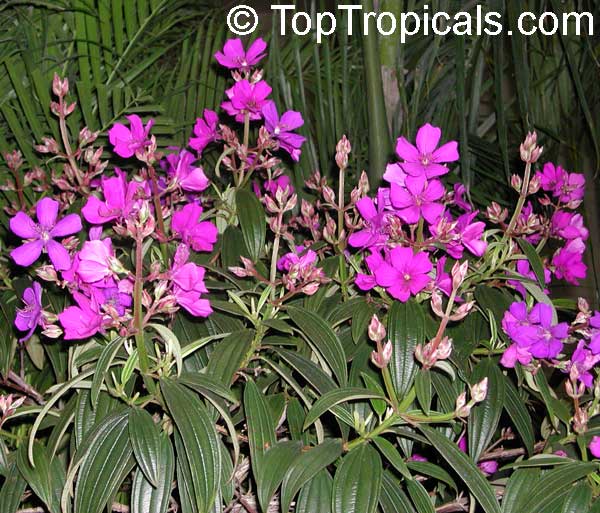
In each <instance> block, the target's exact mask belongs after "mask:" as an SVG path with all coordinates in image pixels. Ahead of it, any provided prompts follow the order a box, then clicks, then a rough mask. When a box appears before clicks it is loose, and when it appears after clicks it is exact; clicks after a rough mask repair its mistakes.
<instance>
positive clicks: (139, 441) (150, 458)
mask: <svg viewBox="0 0 600 513" xmlns="http://www.w3.org/2000/svg"><path fill="white" fill-rule="evenodd" d="M129 440H130V441H131V446H132V447H133V454H134V455H135V459H136V461H137V464H138V465H139V467H140V469H141V470H142V472H143V473H144V476H145V477H146V479H147V480H148V481H149V482H150V484H151V485H152V486H154V487H156V486H158V482H159V478H160V476H159V474H160V472H161V469H160V466H159V453H160V449H161V441H160V431H159V429H158V426H157V425H156V424H155V423H154V420H152V416H151V415H150V414H149V413H148V412H147V411H146V410H142V409H141V408H132V409H131V410H130V411H129Z"/></svg>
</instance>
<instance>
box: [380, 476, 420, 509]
mask: <svg viewBox="0 0 600 513" xmlns="http://www.w3.org/2000/svg"><path fill="white" fill-rule="evenodd" d="M379 505H380V506H381V510H382V511H383V513H416V511H415V508H413V505H412V503H411V502H410V499H409V498H408V497H407V495H406V494H405V493H404V491H403V490H402V486H401V485H400V483H399V482H398V480H397V479H396V478H395V477H394V475H393V474H392V473H391V472H390V471H389V470H386V471H385V472H384V473H383V480H382V483H381V493H380V494H379Z"/></svg>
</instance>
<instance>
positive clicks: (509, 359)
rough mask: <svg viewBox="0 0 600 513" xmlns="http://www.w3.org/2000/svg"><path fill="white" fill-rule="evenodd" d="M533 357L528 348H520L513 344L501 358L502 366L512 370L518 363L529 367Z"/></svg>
mask: <svg viewBox="0 0 600 513" xmlns="http://www.w3.org/2000/svg"><path fill="white" fill-rule="evenodd" d="M532 359H533V356H531V353H530V352H529V350H528V349H527V348H523V347H520V346H519V345H518V344H511V345H510V346H508V348H507V349H506V351H504V353H503V354H502V358H500V364H501V365H503V366H504V367H506V368H510V369H512V368H513V367H514V366H515V365H516V363H517V362H519V363H520V364H521V365H529V364H530V363H531V360H532Z"/></svg>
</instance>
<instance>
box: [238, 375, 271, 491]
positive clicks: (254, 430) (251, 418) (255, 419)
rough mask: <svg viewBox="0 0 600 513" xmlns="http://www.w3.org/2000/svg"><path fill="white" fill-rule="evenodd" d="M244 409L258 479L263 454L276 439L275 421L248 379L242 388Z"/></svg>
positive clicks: (251, 455)
mask: <svg viewBox="0 0 600 513" xmlns="http://www.w3.org/2000/svg"><path fill="white" fill-rule="evenodd" d="M244 411H245V413H246V423H247V425H248V442H249V445H250V459H251V460H252V471H253V473H254V476H255V478H257V479H258V475H259V473H260V472H261V471H262V463H263V459H264V455H265V453H266V451H267V449H269V447H273V446H274V445H275V442H276V441H277V439H276V437H275V421H274V419H273V417H272V414H271V411H270V410H269V405H268V404H267V401H266V400H265V397H264V396H263V395H262V394H261V393H260V391H259V390H258V387H257V386H256V384H255V383H254V382H253V381H248V382H247V383H246V387H245V388H244Z"/></svg>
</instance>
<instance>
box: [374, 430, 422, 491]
mask: <svg viewBox="0 0 600 513" xmlns="http://www.w3.org/2000/svg"><path fill="white" fill-rule="evenodd" d="M373 442H375V445H376V446H377V448H378V449H379V450H380V451H381V454H382V455H383V457H384V458H385V459H386V460H387V461H388V462H389V463H390V464H391V465H392V466H393V467H394V468H395V469H396V470H397V471H398V472H400V474H402V475H403V476H404V477H405V478H406V479H407V480H412V479H413V477H412V475H411V473H410V470H408V467H407V465H406V462H405V461H404V458H403V457H402V456H401V455H400V453H399V452H398V450H397V449H396V448H395V447H394V445H393V444H392V443H391V442H389V441H388V440H386V439H385V438H383V437H381V436H376V437H375V438H373Z"/></svg>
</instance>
